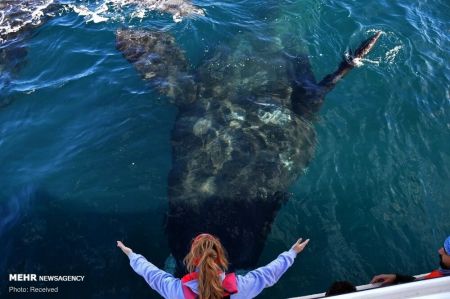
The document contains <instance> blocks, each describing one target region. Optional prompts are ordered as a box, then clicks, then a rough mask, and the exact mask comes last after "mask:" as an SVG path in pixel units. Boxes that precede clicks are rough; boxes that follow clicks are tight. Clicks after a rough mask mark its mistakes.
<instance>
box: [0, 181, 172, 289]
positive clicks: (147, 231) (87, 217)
mask: <svg viewBox="0 0 450 299" xmlns="http://www.w3.org/2000/svg"><path fill="white" fill-rule="evenodd" d="M73 210H74V209H71V208H70V207H68V206H67V204H65V203H64V202H62V201H61V199H59V198H57V197H56V196H53V195H52V194H50V193H48V192H47V191H46V190H45V189H42V188H36V187H34V186H28V187H25V188H23V189H22V190H21V191H20V192H19V193H17V194H16V195H15V196H12V197H11V198H9V199H8V200H6V201H3V203H2V204H1V205H0V225H1V227H0V237H1V240H2V247H1V250H0V252H1V256H2V259H1V260H0V263H1V264H0V269H2V273H5V275H9V274H15V273H25V274H36V275H37V276H39V275H83V276H85V278H84V281H83V282H64V281H63V282H39V281H37V282H8V278H6V276H5V279H2V281H1V283H0V284H1V285H0V295H1V294H3V293H5V292H6V293H7V292H8V287H10V286H15V287H29V286H34V287H58V288H59V291H58V296H61V297H64V298H83V297H85V298H88V297H89V298H100V297H102V298H103V297H106V296H114V297H129V296H131V294H134V295H136V294H142V295H145V296H146V297H147V298H148V295H149V293H150V292H151V291H150V289H149V288H148V286H147V285H146V284H145V282H144V281H143V280H141V279H139V278H138V277H137V276H135V275H133V274H134V273H133V272H132V270H131V268H130V267H129V265H128V259H127V258H126V257H125V256H124V255H123V253H122V252H121V251H120V250H119V249H118V248H116V240H118V239H119V240H123V241H125V242H126V244H127V245H129V246H131V247H133V248H134V249H135V250H136V251H137V252H146V253H149V252H152V253H153V254H152V259H154V260H156V261H157V264H158V261H160V262H161V263H162V262H163V260H164V258H165V257H164V254H166V255H167V250H166V249H165V248H164V247H162V246H161V247H159V248H156V249H155V246H157V247H158V246H160V245H158V244H155V243H154V242H152V241H151V240H152V239H153V238H152V237H151V236H152V235H153V234H154V232H153V231H152V229H151V226H152V225H151V218H152V217H148V215H147V214H146V213H144V212H143V213H133V215H130V214H127V213H121V214H111V213H110V214H100V213H92V212H73ZM142 240H147V241H142ZM155 251H157V252H155ZM157 255H161V257H159V258H158V257H157ZM166 257H167V256H166ZM44 294H45V293H44ZM16 295H17V297H20V293H17V294H16ZM28 295H30V296H29V297H30V298H40V297H41V296H40V295H38V294H34V295H33V294H27V296H28ZM47 295H48V294H47ZM134 295H133V296H134ZM151 295H156V294H151ZM0 297H1V296H0ZM43 297H45V296H44V295H42V298H43Z"/></svg>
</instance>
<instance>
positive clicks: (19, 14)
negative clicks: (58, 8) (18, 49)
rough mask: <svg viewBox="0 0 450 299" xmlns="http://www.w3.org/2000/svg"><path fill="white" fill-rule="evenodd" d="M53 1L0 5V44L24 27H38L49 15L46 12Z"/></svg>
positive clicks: (3, 3) (9, 2)
mask: <svg viewBox="0 0 450 299" xmlns="http://www.w3.org/2000/svg"><path fill="white" fill-rule="evenodd" d="M53 4H54V0H35V1H12V0H2V2H1V3H0V44H1V43H3V42H5V41H6V38H7V37H8V36H9V35H12V34H15V33H18V32H19V31H21V30H22V29H24V28H26V27H37V26H39V25H40V24H41V23H42V22H43V21H44V20H45V19H46V17H47V16H49V15H51V13H49V12H47V11H48V10H49V8H50V6H52V5H53Z"/></svg>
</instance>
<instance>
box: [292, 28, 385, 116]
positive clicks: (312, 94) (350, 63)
mask: <svg viewBox="0 0 450 299" xmlns="http://www.w3.org/2000/svg"><path fill="white" fill-rule="evenodd" d="M380 36H381V31H378V32H377V33H376V34H375V35H373V36H372V37H370V38H368V39H367V40H365V41H364V42H362V43H361V44H360V45H359V47H358V48H357V49H356V51H355V52H354V54H352V55H351V57H350V58H349V59H347V58H345V57H344V59H343V60H342V62H341V63H340V64H339V67H338V69H337V70H336V71H334V72H333V73H331V74H328V75H326V76H325V77H324V78H323V79H322V80H321V81H320V82H319V83H318V84H316V83H315V82H314V81H312V80H310V79H308V78H306V80H300V81H299V80H297V81H296V82H295V84H294V85H295V86H294V88H293V93H292V106H293V110H294V111H295V112H296V113H297V114H299V115H303V116H306V117H308V116H312V115H314V114H315V113H316V112H317V111H319V109H320V107H321V106H322V104H323V102H324V97H325V95H326V94H327V93H328V92H330V91H331V90H332V89H333V88H334V87H335V86H336V84H337V83H338V82H339V81H340V80H341V79H342V78H343V77H344V76H345V75H346V74H347V73H348V72H349V71H350V70H352V69H353V68H354V67H355V66H356V65H357V64H358V61H359V60H361V59H362V58H364V57H365V56H366V55H367V54H368V53H369V52H370V50H372V48H373V47H374V46H375V44H376V42H377V41H378V39H379V38H380ZM300 75H301V74H300ZM300 77H302V76H300ZM303 78H304V76H303Z"/></svg>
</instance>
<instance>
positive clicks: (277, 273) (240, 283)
mask: <svg viewBox="0 0 450 299" xmlns="http://www.w3.org/2000/svg"><path fill="white" fill-rule="evenodd" d="M296 256H297V253H296V252H295V251H294V250H293V249H291V250H289V251H285V252H283V253H282V254H280V255H279V256H278V257H277V258H276V259H275V260H274V261H272V262H271V263H269V264H268V265H266V266H264V267H261V268H258V269H255V270H253V271H250V272H248V273H247V274H245V275H236V280H237V287H238V292H237V293H236V294H233V295H231V297H230V298H231V299H249V298H254V297H256V296H257V295H258V294H259V293H261V292H262V290H264V288H267V287H271V286H273V285H274V284H275V283H276V282H277V281H278V280H279V279H280V277H281V276H282V275H283V274H284V272H286V270H287V269H288V268H289V267H290V266H291V265H292V264H293V263H294V259H295V257H296ZM128 257H129V258H130V265H131V267H132V268H133V270H134V271H135V272H136V273H137V274H139V275H140V276H142V277H143V278H144V279H145V281H146V282H147V283H148V285H149V286H150V287H151V288H152V289H154V290H155V291H157V292H158V293H159V294H160V295H161V296H163V297H164V298H167V299H183V298H184V295H183V290H182V286H181V280H180V279H179V278H175V277H174V276H173V275H172V274H169V273H167V272H165V271H163V270H161V269H159V268H158V267H156V266H155V265H153V264H152V263H150V262H149V261H147V260H146V259H145V257H143V256H142V255H140V254H136V253H134V252H132V253H130V254H129V255H128ZM224 276H225V275H221V277H222V279H223V278H224ZM186 285H187V286H188V287H189V288H190V289H191V290H193V291H194V292H195V293H197V294H198V284H197V281H196V280H193V281H189V282H187V283H186Z"/></svg>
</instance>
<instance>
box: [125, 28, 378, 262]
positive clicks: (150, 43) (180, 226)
mask: <svg viewBox="0 0 450 299" xmlns="http://www.w3.org/2000/svg"><path fill="white" fill-rule="evenodd" d="M379 36H380V33H377V34H376V35H374V36H373V37H371V38H370V39H368V40H367V41H366V42H364V43H363V44H362V45H361V46H360V47H359V48H358V50H357V51H356V53H355V56H354V59H360V58H362V57H363V56H364V55H366V54H367V53H368V51H370V49H371V48H372V47H373V45H374V44H375V42H376V40H377V39H378V38H379ZM250 40H251V38H247V36H243V37H242V38H240V39H237V41H236V42H235V43H232V44H231V45H230V47H229V48H221V49H219V50H218V51H217V53H216V55H215V56H213V57H212V58H211V59H209V60H207V61H205V62H204V63H203V65H202V66H201V67H199V69H198V70H196V71H195V72H193V71H191V72H190V71H189V70H188V67H187V62H186V59H185V58H184V55H183V53H182V51H181V49H179V48H178V47H177V46H176V44H175V40H174V38H173V37H172V36H171V35H170V34H168V33H164V32H151V31H146V30H119V31H118V32H117V48H118V49H119V50H120V51H121V52H122V53H123V55H124V57H125V58H126V59H127V60H128V61H130V62H132V63H133V64H134V65H135V67H136V69H137V70H138V71H139V73H140V74H141V75H142V77H143V78H144V79H145V80H147V81H148V82H150V84H152V85H153V86H154V87H155V88H156V89H158V90H159V91H160V92H161V93H162V94H165V95H167V96H168V97H169V98H170V99H171V100H172V102H173V103H174V104H175V105H176V106H177V107H178V114H177V117H176V121H175V124H174V127H173V131H172V136H171V142H172V160H173V162H172V169H171V171H170V174H169V178H168V198H169V212H168V218H167V227H166V230H167V234H168V241H169V246H170V249H171V251H172V254H173V255H174V257H175V259H176V260H177V263H178V266H179V268H180V269H181V268H182V267H181V260H182V258H183V257H184V255H185V254H186V252H187V250H188V246H189V242H190V240H191V239H192V238H193V237H194V236H195V235H196V234H198V233H201V232H208V233H212V234H215V235H217V236H219V238H220V239H221V241H222V242H223V244H224V245H225V247H226V248H227V250H228V253H229V258H230V261H231V263H232V268H233V269H236V268H239V269H242V268H249V267H253V266H255V264H256V263H257V260H258V258H259V256H260V254H261V251H262V249H263V246H264V243H265V241H266V237H267V234H268V233H269V232H270V228H271V224H272V222H273V220H274V218H275V216H276V214H277V211H278V210H279V209H280V207H281V205H282V204H283V202H285V200H286V199H287V195H286V193H285V191H286V190H287V188H288V187H289V186H290V185H292V183H293V182H294V181H295V180H296V179H297V178H298V176H299V174H301V173H302V170H304V169H305V167H307V165H308V163H309V161H310V160H311V158H312V157H313V153H314V148H315V143H316V138H315V131H314V128H313V124H312V120H313V119H314V113H315V112H317V111H318V110H319V108H320V106H321V105H322V103H323V98H324V96H325V95H326V93H327V92H329V91H330V90H331V89H332V88H333V87H334V85H335V84H336V83H337V81H338V80H339V79H340V78H342V76H344V75H345V74H346V73H347V72H348V71H349V70H350V69H351V68H353V66H354V59H353V60H344V61H343V62H342V63H341V65H340V66H339V68H338V69H337V70H336V71H335V72H334V73H332V74H330V75H328V76H326V77H325V78H324V79H323V80H322V81H320V82H316V80H315V79H314V75H313V74H312V72H311V68H310V65H309V62H308V60H307V59H306V58H305V57H304V56H293V55H289V54H288V53H285V52H283V51H282V49H280V48H278V47H276V46H274V45H271V44H267V43H264V42H263V41H250Z"/></svg>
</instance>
